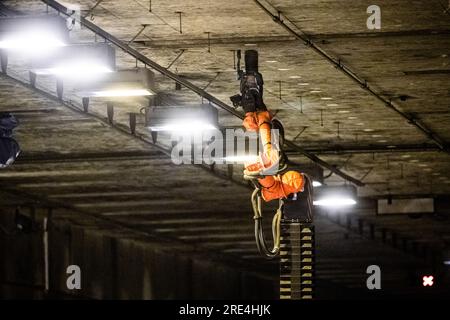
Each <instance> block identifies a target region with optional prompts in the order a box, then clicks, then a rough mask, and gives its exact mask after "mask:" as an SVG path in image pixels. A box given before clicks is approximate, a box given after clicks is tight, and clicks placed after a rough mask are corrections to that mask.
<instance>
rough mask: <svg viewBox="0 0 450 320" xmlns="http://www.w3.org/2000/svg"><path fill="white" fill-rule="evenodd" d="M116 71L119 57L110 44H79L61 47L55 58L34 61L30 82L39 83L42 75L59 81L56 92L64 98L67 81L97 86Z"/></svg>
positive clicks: (55, 52) (56, 51) (53, 55)
mask: <svg viewBox="0 0 450 320" xmlns="http://www.w3.org/2000/svg"><path fill="white" fill-rule="evenodd" d="M115 69H116V54H115V50H114V48H113V47H112V46H110V45H108V44H106V43H95V44H77V45H70V46H66V47H60V48H58V49H57V50H55V51H54V52H53V54H52V55H51V56H47V57H42V58H35V59H33V60H32V67H31V70H30V83H31V85H32V86H35V84H36V78H37V76H38V75H53V76H56V78H57V83H56V91H57V95H58V98H59V99H62V94H63V81H65V80H68V81H72V82H75V83H84V85H93V84H95V83H96V82H98V81H101V80H103V79H105V78H106V76H109V75H110V74H111V73H112V72H114V70H115Z"/></svg>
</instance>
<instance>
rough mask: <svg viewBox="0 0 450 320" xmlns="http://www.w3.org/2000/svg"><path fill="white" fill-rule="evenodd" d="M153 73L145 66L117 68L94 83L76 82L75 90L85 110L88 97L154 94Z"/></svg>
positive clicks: (145, 95) (144, 95)
mask: <svg viewBox="0 0 450 320" xmlns="http://www.w3.org/2000/svg"><path fill="white" fill-rule="evenodd" d="M154 90H155V80H154V73H153V72H152V71H151V70H149V69H147V68H135V69H132V70H119V71H117V72H113V73H110V74H108V77H107V78H105V79H103V80H101V81H97V82H94V83H82V84H77V85H76V87H75V91H77V94H78V95H79V96H81V97H83V107H84V109H85V111H86V112H87V108H88V105H89V98H109V100H111V99H114V98H118V99H120V98H125V97H128V98H130V97H148V96H152V95H154V94H155V91H154Z"/></svg>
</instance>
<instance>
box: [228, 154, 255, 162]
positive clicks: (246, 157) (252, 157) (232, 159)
mask: <svg viewBox="0 0 450 320" xmlns="http://www.w3.org/2000/svg"><path fill="white" fill-rule="evenodd" d="M224 160H225V162H226V163H237V164H245V163H255V162H256V161H257V160H258V155H251V154H246V155H240V156H239V155H238V156H227V157H225V158H224Z"/></svg>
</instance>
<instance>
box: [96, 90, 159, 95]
mask: <svg viewBox="0 0 450 320" xmlns="http://www.w3.org/2000/svg"><path fill="white" fill-rule="evenodd" d="M151 95H153V93H152V92H151V91H150V90H147V89H123V90H121V89H117V90H114V89H113V90H102V91H93V92H92V96H93V97H143V96H151Z"/></svg>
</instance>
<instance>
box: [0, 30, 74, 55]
mask: <svg viewBox="0 0 450 320" xmlns="http://www.w3.org/2000/svg"><path fill="white" fill-rule="evenodd" d="M65 45H66V43H64V42H63V41H62V40H61V39H59V38H57V37H56V36H55V35H53V34H52V33H50V32H39V31H35V32H24V33H16V34H12V35H9V36H8V37H6V38H4V39H1V40H0V48H1V49H12V50H30V51H31V52H35V51H36V50H37V51H43V50H47V49H48V48H55V47H62V46H65Z"/></svg>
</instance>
